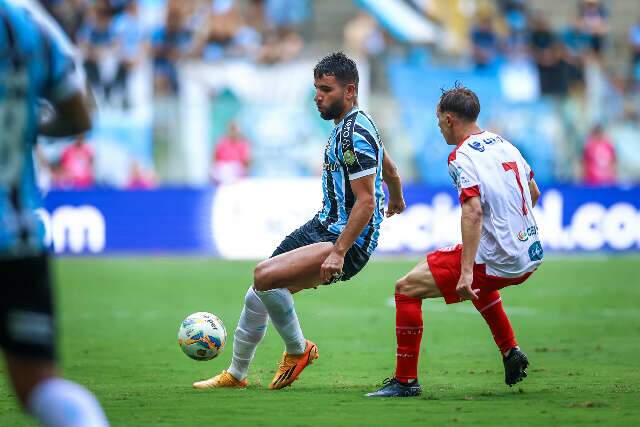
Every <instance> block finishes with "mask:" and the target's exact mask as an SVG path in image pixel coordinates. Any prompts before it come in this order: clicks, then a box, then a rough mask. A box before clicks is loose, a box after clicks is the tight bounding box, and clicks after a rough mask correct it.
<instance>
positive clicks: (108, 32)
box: [77, 0, 126, 100]
mask: <svg viewBox="0 0 640 427" xmlns="http://www.w3.org/2000/svg"><path fill="white" fill-rule="evenodd" d="M77 38H78V45H79V47H80V49H81V51H82V53H83V55H84V66H85V69H86V71H87V77H88V79H89V82H90V83H91V85H92V87H93V89H94V92H97V94H98V95H99V96H100V95H102V96H104V98H105V99H106V100H110V99H111V94H112V93H113V90H114V89H116V88H117V89H120V90H123V89H124V84H125V77H126V71H125V68H124V64H123V63H122V62H120V61H119V60H118V55H117V43H116V42H117V40H116V34H115V32H114V28H113V26H112V16H111V11H110V8H109V5H108V3H107V2H106V1H105V0H102V1H98V2H96V3H95V4H94V5H93V7H92V8H91V9H90V15H89V16H88V19H87V21H86V22H85V24H84V26H83V27H82V28H81V29H80V31H79V32H78V37H77Z"/></svg>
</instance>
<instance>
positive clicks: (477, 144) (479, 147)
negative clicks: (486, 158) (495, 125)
mask: <svg viewBox="0 0 640 427" xmlns="http://www.w3.org/2000/svg"><path fill="white" fill-rule="evenodd" d="M469 147H471V148H473V149H474V150H477V151H479V152H481V153H482V152H484V145H482V144H481V143H480V142H479V141H473V142H470V143H469Z"/></svg>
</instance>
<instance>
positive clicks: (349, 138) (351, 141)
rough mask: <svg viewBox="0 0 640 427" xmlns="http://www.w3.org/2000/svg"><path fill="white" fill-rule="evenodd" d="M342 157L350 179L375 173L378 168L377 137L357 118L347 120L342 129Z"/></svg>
mask: <svg viewBox="0 0 640 427" xmlns="http://www.w3.org/2000/svg"><path fill="white" fill-rule="evenodd" d="M341 136H342V152H341V153H340V154H341V156H340V157H341V159H340V160H342V162H343V164H344V165H345V167H346V169H347V173H348V174H349V180H350V181H352V180H354V179H358V178H362V177H363V176H367V175H373V174H375V173H376V172H377V170H378V156H379V155H380V153H379V148H378V143H377V140H376V138H375V137H374V136H373V135H372V134H371V132H370V131H369V130H367V129H366V128H365V127H363V126H360V125H359V124H357V121H356V119H355V118H354V119H353V121H349V120H347V121H346V122H345V125H344V126H343V129H342V135H341Z"/></svg>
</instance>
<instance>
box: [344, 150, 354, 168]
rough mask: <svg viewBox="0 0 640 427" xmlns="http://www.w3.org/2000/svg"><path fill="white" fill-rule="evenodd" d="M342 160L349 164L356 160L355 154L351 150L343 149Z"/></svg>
mask: <svg viewBox="0 0 640 427" xmlns="http://www.w3.org/2000/svg"><path fill="white" fill-rule="evenodd" d="M344 162H345V163H346V164H347V165H349V166H351V165H353V164H354V163H355V162H356V154H355V153H354V152H353V151H351V150H348V151H345V152H344Z"/></svg>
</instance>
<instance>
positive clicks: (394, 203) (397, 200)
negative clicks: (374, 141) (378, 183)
mask: <svg viewBox="0 0 640 427" xmlns="http://www.w3.org/2000/svg"><path fill="white" fill-rule="evenodd" d="M382 179H383V180H384V182H385V183H386V184H387V188H388V189H389V206H388V207H387V218H388V217H390V216H393V215H395V214H399V213H402V212H403V211H404V209H405V208H406V206H407V205H406V203H405V201H404V195H403V194H402V180H401V179H400V173H399V172H398V167H397V166H396V164H395V162H394V161H393V160H392V159H391V156H389V153H388V152H387V150H385V151H384V156H383V158H382Z"/></svg>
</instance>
